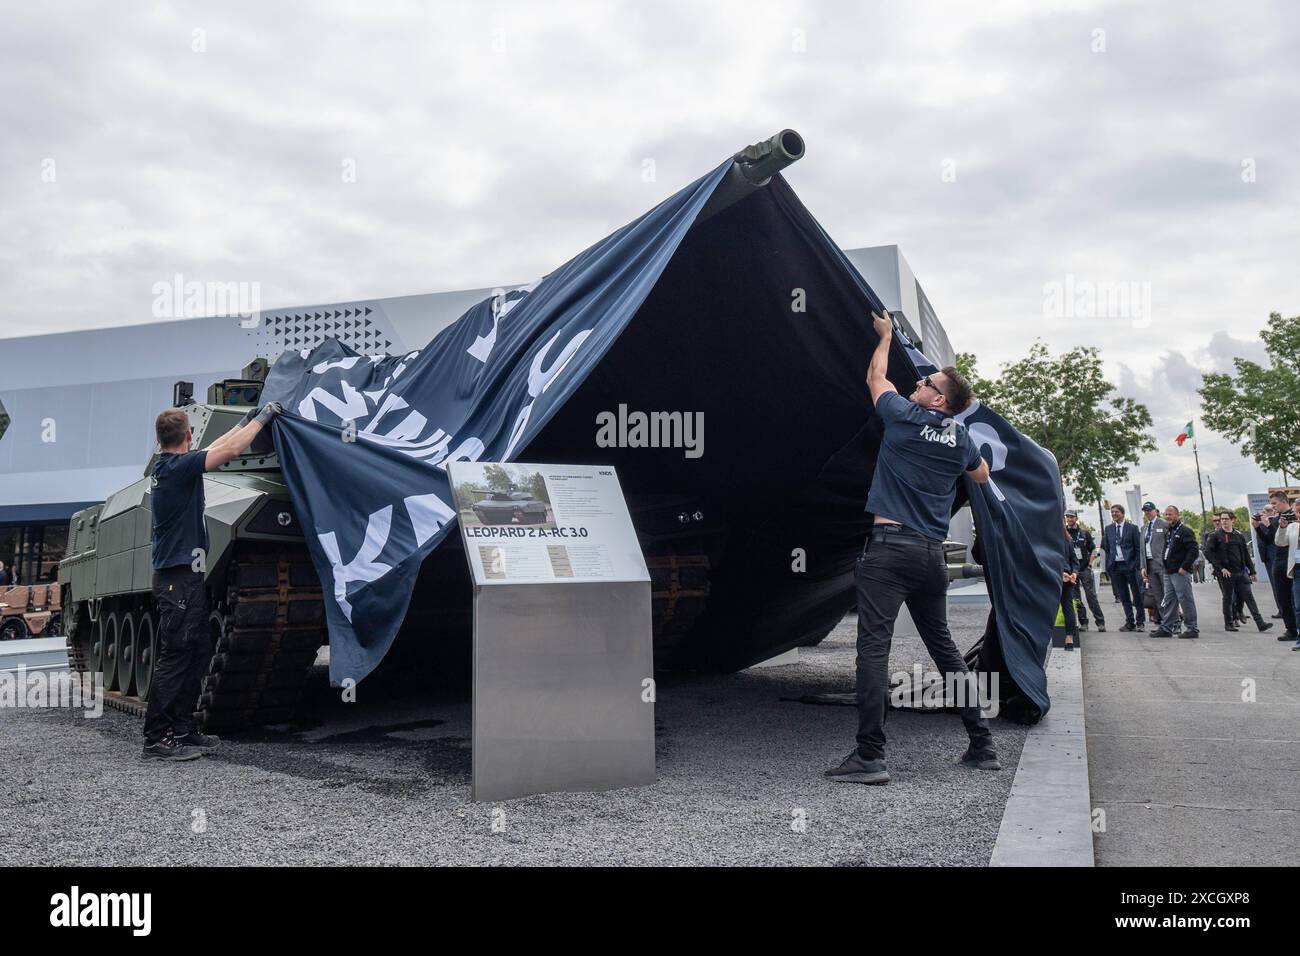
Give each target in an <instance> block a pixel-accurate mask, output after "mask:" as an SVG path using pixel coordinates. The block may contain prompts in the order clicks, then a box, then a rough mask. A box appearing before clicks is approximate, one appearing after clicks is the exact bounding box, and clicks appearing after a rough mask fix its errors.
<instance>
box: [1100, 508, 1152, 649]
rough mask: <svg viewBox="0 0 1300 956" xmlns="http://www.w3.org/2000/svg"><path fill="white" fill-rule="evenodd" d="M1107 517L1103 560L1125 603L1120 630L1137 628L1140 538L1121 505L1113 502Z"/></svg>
mask: <svg viewBox="0 0 1300 956" xmlns="http://www.w3.org/2000/svg"><path fill="white" fill-rule="evenodd" d="M1110 518H1111V523H1110V524H1108V525H1106V527H1105V529H1103V530H1102V532H1101V550H1102V560H1103V562H1104V564H1105V567H1106V573H1107V574H1109V575H1110V579H1111V580H1112V581H1116V582H1118V586H1119V597H1120V603H1121V604H1123V605H1124V624H1123V626H1122V627H1120V630H1121V631H1136V630H1138V625H1137V624H1135V623H1134V621H1133V609H1134V607H1136V608H1137V613H1138V617H1139V618H1140V617H1141V615H1142V586H1141V584H1140V583H1139V578H1138V572H1139V570H1140V561H1141V554H1142V550H1141V549H1142V541H1141V539H1140V538H1139V537H1138V529H1137V528H1136V527H1135V526H1134V525H1133V523H1132V522H1131V521H1128V520H1127V519H1126V518H1125V517H1124V506H1123V505H1113V506H1112V507H1111V509H1110Z"/></svg>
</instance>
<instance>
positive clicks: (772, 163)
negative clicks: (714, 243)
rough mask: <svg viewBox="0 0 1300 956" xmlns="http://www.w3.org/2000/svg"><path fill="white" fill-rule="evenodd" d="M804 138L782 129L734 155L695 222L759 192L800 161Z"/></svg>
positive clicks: (701, 220)
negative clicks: (783, 171) (779, 174)
mask: <svg viewBox="0 0 1300 956" xmlns="http://www.w3.org/2000/svg"><path fill="white" fill-rule="evenodd" d="M803 154H804V142H803V137H802V136H800V135H799V134H798V133H796V132H795V131H794V130H792V129H783V130H781V132H779V133H776V134H775V135H773V136H769V137H768V138H767V139H765V140H763V141H762V142H761V143H755V144H754V145H753V146H746V147H745V148H744V149H742V150H741V151H740V152H738V153H736V155H735V156H733V157H732V158H731V159H732V162H731V168H730V169H729V170H727V173H726V175H725V176H723V177H722V182H720V183H718V187H717V188H716V189H715V190H714V191H713V195H712V196H710V197H709V201H708V202H707V203H706V204H705V206H704V208H703V209H702V210H700V214H699V216H698V217H697V218H696V220H695V221H696V222H703V221H704V220H706V219H708V218H710V217H712V216H716V215H717V214H718V213H720V212H721V211H722V210H724V209H726V208H727V207H728V206H733V205H735V204H736V203H738V202H740V200H742V199H744V198H745V197H746V196H749V195H751V194H752V193H753V192H754V191H755V190H756V189H762V188H763V187H764V186H766V185H767V184H768V181H769V180H771V178H772V177H773V176H775V175H776V174H777V173H779V172H780V171H781V170H783V169H785V168H786V167H787V166H789V165H790V164H791V163H794V162H796V161H797V160H799V159H802V158H803Z"/></svg>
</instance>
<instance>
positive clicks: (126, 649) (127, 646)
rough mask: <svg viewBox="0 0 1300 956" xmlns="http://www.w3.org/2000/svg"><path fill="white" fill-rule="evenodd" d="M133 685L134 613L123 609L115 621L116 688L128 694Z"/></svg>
mask: <svg viewBox="0 0 1300 956" xmlns="http://www.w3.org/2000/svg"><path fill="white" fill-rule="evenodd" d="M134 686H135V615H134V614H133V613H131V612H130V611H123V612H122V616H121V617H120V618H118V622H117V689H118V690H120V691H121V692H122V693H123V694H128V695H129V694H130V693H131V691H132V690H133V689H134Z"/></svg>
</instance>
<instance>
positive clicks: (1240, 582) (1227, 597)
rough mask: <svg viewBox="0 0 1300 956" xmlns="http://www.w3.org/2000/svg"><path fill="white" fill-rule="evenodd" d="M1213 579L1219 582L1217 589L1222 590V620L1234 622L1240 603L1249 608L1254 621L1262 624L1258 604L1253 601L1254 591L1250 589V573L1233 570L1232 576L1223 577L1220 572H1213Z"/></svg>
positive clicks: (1227, 622) (1262, 620)
mask: <svg viewBox="0 0 1300 956" xmlns="http://www.w3.org/2000/svg"><path fill="white" fill-rule="evenodd" d="M1214 577H1215V579H1216V580H1217V581H1218V582H1219V590H1220V591H1222V592H1223V621H1224V623H1225V624H1235V623H1236V619H1237V614H1238V612H1240V610H1241V608H1242V605H1245V606H1246V607H1248V608H1250V614H1251V616H1252V617H1253V618H1254V619H1255V623H1256V624H1258V625H1263V623H1264V618H1263V616H1262V615H1261V614H1260V613H1259V605H1258V604H1256V603H1255V593H1254V592H1253V591H1252V590H1251V589H1250V575H1249V574H1247V573H1246V572H1245V571H1244V570H1242V571H1237V572H1235V573H1234V574H1233V575H1232V577H1228V578H1225V577H1224V576H1223V575H1222V574H1215V575H1214Z"/></svg>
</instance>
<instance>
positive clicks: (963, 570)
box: [948, 563, 984, 581]
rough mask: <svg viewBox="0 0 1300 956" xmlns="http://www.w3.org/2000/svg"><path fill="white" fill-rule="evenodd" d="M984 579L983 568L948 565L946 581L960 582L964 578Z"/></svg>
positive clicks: (979, 566) (972, 565)
mask: <svg viewBox="0 0 1300 956" xmlns="http://www.w3.org/2000/svg"><path fill="white" fill-rule="evenodd" d="M982 577H984V567H983V565H979V564H969V563H967V564H950V565H948V580H949V581H960V580H963V579H965V578H982Z"/></svg>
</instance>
